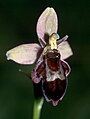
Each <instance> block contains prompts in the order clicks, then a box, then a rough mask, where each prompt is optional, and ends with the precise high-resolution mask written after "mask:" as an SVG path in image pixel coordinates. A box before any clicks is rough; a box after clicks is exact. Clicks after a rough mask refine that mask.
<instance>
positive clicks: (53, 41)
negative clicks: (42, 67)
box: [49, 33, 59, 50]
mask: <svg viewBox="0 0 90 119" xmlns="http://www.w3.org/2000/svg"><path fill="white" fill-rule="evenodd" d="M57 39H59V35H58V34H57V33H53V34H52V35H51V36H50V37H49V45H50V46H51V49H52V50H53V49H57Z"/></svg>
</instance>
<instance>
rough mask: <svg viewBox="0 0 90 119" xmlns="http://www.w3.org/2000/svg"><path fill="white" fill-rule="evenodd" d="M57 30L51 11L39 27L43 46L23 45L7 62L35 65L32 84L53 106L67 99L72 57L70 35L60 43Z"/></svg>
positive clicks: (15, 50) (35, 44) (37, 27)
mask: <svg viewBox="0 0 90 119" xmlns="http://www.w3.org/2000/svg"><path fill="white" fill-rule="evenodd" d="M57 30H58V18H57V14H56V12H55V10H54V9H53V8H50V7H48V8H46V9H45V11H44V12H43V13H42V14H41V16H40V17H39V19H38V22H37V26H36V32H37V36H38V40H39V43H40V44H37V43H30V44H22V45H19V46H17V47H15V48H13V49H11V50H9V51H7V53H6V56H7V59H8V60H13V61H15V62H16V63H19V64H25V65H27V64H35V67H34V69H33V70H32V72H31V77H32V80H33V82H34V83H35V84H38V83H39V82H41V84H42V88H41V89H42V92H43V96H44V98H45V99H46V100H47V101H48V102H49V101H51V102H52V104H53V105H54V106H56V105H57V104H58V102H59V100H62V98H63V96H64V95H65V92H66V88H67V83H68V79H67V76H68V75H69V73H70V66H69V65H68V63H67V62H66V61H64V60H65V59H66V58H68V57H69V56H71V55H72V54H73V53H72V50H71V48H70V45H69V43H68V42H67V38H68V35H66V36H65V37H63V38H61V39H60V37H59V35H58V33H57Z"/></svg>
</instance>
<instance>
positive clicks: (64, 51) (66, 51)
mask: <svg viewBox="0 0 90 119" xmlns="http://www.w3.org/2000/svg"><path fill="white" fill-rule="evenodd" d="M58 50H59V51H60V54H61V59H62V60H63V59H66V58H68V57H70V56H71V55H73V52H72V50H71V47H70V45H69V43H68V42H67V41H63V42H61V43H60V44H59V45H58Z"/></svg>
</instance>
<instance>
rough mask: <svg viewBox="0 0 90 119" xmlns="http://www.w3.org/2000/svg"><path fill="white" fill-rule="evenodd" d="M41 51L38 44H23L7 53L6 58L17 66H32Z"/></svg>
mask: <svg viewBox="0 0 90 119" xmlns="http://www.w3.org/2000/svg"><path fill="white" fill-rule="evenodd" d="M40 49H41V47H40V46H39V45H38V44H23V45H19V46H17V47H15V48H13V49H11V50H9V51H7V53H6V56H7V59H8V60H13V61H15V62H17V63H19V64H33V63H34V62H35V61H36V60H37V53H38V51H39V50H40Z"/></svg>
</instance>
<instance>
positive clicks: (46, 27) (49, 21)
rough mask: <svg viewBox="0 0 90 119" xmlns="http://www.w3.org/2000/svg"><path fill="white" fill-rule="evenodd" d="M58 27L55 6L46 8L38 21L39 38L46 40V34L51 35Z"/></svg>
mask: <svg viewBox="0 0 90 119" xmlns="http://www.w3.org/2000/svg"><path fill="white" fill-rule="evenodd" d="M57 29H58V20H57V14H56V12H55V10H54V9H53V8H50V7H48V8H46V9H45V10H44V12H43V13H42V14H41V16H40V17H39V19H38V22H37V29H36V30H37V35H38V37H39V39H41V40H42V41H43V42H45V41H44V40H45V39H44V37H45V34H48V35H51V34H52V33H56V32H57Z"/></svg>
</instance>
